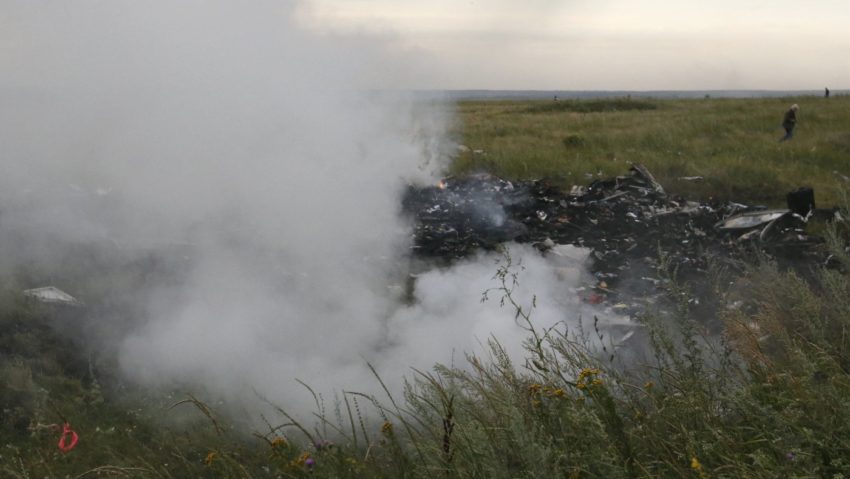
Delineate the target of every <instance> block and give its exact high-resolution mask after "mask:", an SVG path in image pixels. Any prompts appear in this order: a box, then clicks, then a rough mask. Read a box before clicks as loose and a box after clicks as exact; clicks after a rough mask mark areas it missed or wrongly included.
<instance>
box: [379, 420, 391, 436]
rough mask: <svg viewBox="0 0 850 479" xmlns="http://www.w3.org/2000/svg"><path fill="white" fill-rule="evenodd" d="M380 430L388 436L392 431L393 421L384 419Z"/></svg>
mask: <svg viewBox="0 0 850 479" xmlns="http://www.w3.org/2000/svg"><path fill="white" fill-rule="evenodd" d="M381 432H382V433H384V434H385V435H387V436H389V435H390V434H392V433H393V423H391V422H389V421H384V424H383V425H382V426H381Z"/></svg>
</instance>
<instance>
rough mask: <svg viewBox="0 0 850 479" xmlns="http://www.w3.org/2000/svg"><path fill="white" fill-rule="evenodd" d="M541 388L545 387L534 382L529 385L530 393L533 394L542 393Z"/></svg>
mask: <svg viewBox="0 0 850 479" xmlns="http://www.w3.org/2000/svg"><path fill="white" fill-rule="evenodd" d="M541 389H543V386H541V385H539V384H537V383H534V384H532V385H531V386H528V394H531V395H532V396H533V395H535V394H540V390H541Z"/></svg>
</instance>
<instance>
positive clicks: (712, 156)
mask: <svg viewBox="0 0 850 479" xmlns="http://www.w3.org/2000/svg"><path fill="white" fill-rule="evenodd" d="M792 103H798V104H799V105H800V112H799V113H798V122H797V128H796V130H795V137H794V138H793V139H792V140H791V141H788V142H784V143H779V142H778V139H779V138H781V137H782V136H783V134H784V130H783V129H782V128H781V126H780V124H781V122H782V116H783V114H784V113H785V111H786V110H787V109H788V107H789V106H790V105H791V104H792ZM458 111H459V114H460V117H461V122H460V124H461V125H462V128H461V131H460V133H459V134H460V136H461V137H462V140H461V141H462V142H463V144H464V145H465V146H467V147H468V148H469V149H470V151H464V152H462V153H461V155H460V157H459V158H458V160H457V161H456V162H455V163H454V166H453V172H454V173H463V172H468V171H477V170H484V171H489V172H493V173H496V174H498V175H502V176H505V177H508V178H518V179H519V178H522V179H528V178H540V177H549V178H553V179H556V180H558V181H559V182H560V183H561V184H563V185H564V186H570V185H572V184H579V185H584V184H587V183H588V182H589V180H588V177H587V175H588V174H590V175H597V174H599V173H601V174H602V176H613V175H621V174H625V172H626V171H627V169H628V163H629V162H634V163H642V164H644V165H646V166H647V167H648V168H649V169H650V171H652V172H653V174H654V175H655V176H656V178H657V179H658V180H659V181H660V182H661V183H662V184H663V185H664V186H665V187H666V188H667V189H668V191H670V192H671V193H674V194H679V195H683V196H687V197H689V198H692V199H701V200H707V199H709V198H717V199H721V200H737V201H747V202H755V203H765V204H768V205H773V206H780V205H781V204H783V203H784V199H785V193H786V192H788V191H791V190H793V189H796V188H797V187H799V186H803V185H806V186H812V187H814V188H815V192H816V196H817V199H819V200H820V202H821V203H822V204H824V205H834V204H836V202H837V201H838V200H839V195H840V191H842V188H845V187H846V186H847V185H848V184H850V183H847V180H844V179H842V178H841V177H840V176H839V174H841V175H845V176H847V177H850V96H843V97H833V98H818V97H799V98H768V99H728V100H727V99H711V98H708V99H704V100H653V99H639V100H638V99H635V100H630V99H618V100H595V101H561V102H557V103H556V102H552V101H545V102H516V101H505V102H465V103H460V104H459V107H458ZM476 150H480V151H481V152H479V153H475V152H474V151H476ZM836 172H837V173H838V174H837V173H836ZM687 176H702V177H704V178H705V181H703V182H699V183H694V182H689V181H684V180H680V179H679V178H681V177H687Z"/></svg>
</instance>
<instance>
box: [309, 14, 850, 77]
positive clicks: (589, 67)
mask: <svg viewBox="0 0 850 479" xmlns="http://www.w3.org/2000/svg"><path fill="white" fill-rule="evenodd" d="M298 19H299V22H300V23H301V25H303V26H304V27H305V28H308V29H311V30H316V31H319V32H322V33H325V34H350V33H354V32H359V33H367V34H370V35H379V36H386V37H387V38H390V39H391V41H392V42H394V45H396V46H397V47H398V48H399V49H400V50H405V54H407V55H417V56H419V57H421V58H422V59H423V60H424V62H423V65H426V66H425V67H423V68H422V69H421V71H419V72H418V74H416V75H411V76H410V77H409V78H406V79H405V83H406V85H407V86H409V87H414V88H450V89H479V88H480V89H565V90H574V89H634V90H647V89H820V88H823V87H824V86H830V87H831V88H833V89H836V88H847V87H850V80H849V79H848V78H849V77H850V63H848V61H847V58H848V55H850V1H848V0H807V1H800V0H793V1H792V0H772V1H754V0H713V1H711V2H708V1H705V0H668V1H664V0H308V1H305V2H304V3H303V4H302V7H301V8H300V9H299V12H298Z"/></svg>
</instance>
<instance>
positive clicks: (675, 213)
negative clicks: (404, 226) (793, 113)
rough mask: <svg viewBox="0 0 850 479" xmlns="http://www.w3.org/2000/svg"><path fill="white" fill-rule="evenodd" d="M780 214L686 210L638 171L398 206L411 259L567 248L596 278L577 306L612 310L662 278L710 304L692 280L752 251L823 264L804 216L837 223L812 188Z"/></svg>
mask: <svg viewBox="0 0 850 479" xmlns="http://www.w3.org/2000/svg"><path fill="white" fill-rule="evenodd" d="M687 180H690V181H693V180H699V178H687ZM788 206H789V208H788V209H767V208H766V207H763V206H749V205H744V204H740V203H735V202H725V203H717V204H710V203H701V202H694V201H686V200H684V199H682V198H679V197H675V196H673V195H669V194H667V192H666V191H665V190H664V188H663V186H662V185H660V184H659V183H658V181H656V180H655V178H654V177H653V175H652V173H650V172H649V171H648V170H647V169H646V168H645V167H643V166H642V165H639V164H634V165H632V166H631V168H630V170H629V175H624V176H618V177H615V178H610V179H596V180H595V181H593V182H592V183H590V184H589V185H588V186H586V187H582V186H574V187H572V189H571V190H570V191H568V192H567V191H564V190H562V189H560V188H557V187H556V186H554V185H553V183H551V182H549V181H546V180H534V181H507V180H504V179H501V178H498V177H496V176H493V175H489V174H475V175H470V176H466V177H457V178H453V177H449V178H446V179H443V180H442V181H440V183H439V184H437V185H433V186H427V187H414V186H410V187H409V188H408V190H407V192H406V194H405V196H404V198H403V202H402V207H403V211H404V212H405V213H406V214H407V215H409V216H410V217H412V218H413V221H414V223H415V227H414V233H413V236H414V238H413V240H414V241H413V254H414V256H416V257H419V258H425V259H430V260H435V261H438V262H440V261H442V262H445V263H451V262H453V261H456V260H458V259H461V258H463V257H466V256H468V255H470V254H473V253H475V252H476V251H479V250H481V249H493V248H496V247H497V246H498V245H500V244H502V243H505V242H509V241H513V242H518V243H531V244H533V245H535V246H536V247H538V248H539V249H541V250H542V251H544V253H545V252H546V251H547V250H550V249H552V248H555V247H557V245H575V246H579V247H583V248H587V249H589V250H590V251H591V253H590V258H591V259H592V264H590V265H588V267H589V268H590V270H591V272H592V273H593V275H594V276H595V278H596V284H595V285H592V286H591V287H590V288H589V290H588V292H587V294H586V295H585V300H586V301H588V302H591V303H606V304H612V305H613V304H615V303H618V304H620V305H624V304H631V305H635V304H637V302H639V301H644V302H645V299H646V298H650V297H652V296H654V295H658V294H659V290H660V289H662V288H663V286H664V285H663V283H664V282H665V281H669V279H667V280H665V277H664V274H663V271H662V270H666V271H668V272H669V271H676V272H677V278H678V279H679V280H681V281H684V282H689V283H690V284H691V285H692V286H693V287H694V288H695V291H693V296H692V297H691V298H690V300H689V301H690V302H691V303H692V304H694V305H699V304H700V301H701V300H702V301H703V302H707V301H706V300H708V302H710V299H709V298H705V297H704V296H705V295H708V294H710V293H709V292H708V291H706V290H705V289H707V288H708V286H706V285H705V284H704V283H705V281H701V280H702V279H705V278H706V276H707V274H708V272H709V270H710V268H711V265H712V264H713V263H714V264H717V263H720V264H722V265H724V266H726V265H731V266H732V267H733V268H735V267H737V266H738V265H741V264H742V262H743V261H744V260H745V259H746V258H748V257H750V256H751V255H752V254H753V253H755V252H757V253H758V254H760V255H763V256H765V257H769V258H772V259H774V260H776V261H778V262H781V263H785V264H788V265H797V266H811V265H812V264H825V263H828V262H829V258H828V256H827V254H826V253H825V252H824V248H822V247H821V245H822V244H823V242H824V240H823V238H821V237H818V236H814V235H810V234H807V232H806V226H807V224H808V222H809V220H810V219H811V218H813V217H819V218H823V219H826V220H833V219H837V220H842V218H841V217H840V215H839V213H838V211H837V210H822V209H816V208H815V203H814V192H813V190H812V189H811V188H800V189H799V190H797V191H794V192H792V193H789V194H788ZM700 288H703V289H704V290H703V291H700ZM706 312H708V311H706Z"/></svg>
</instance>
